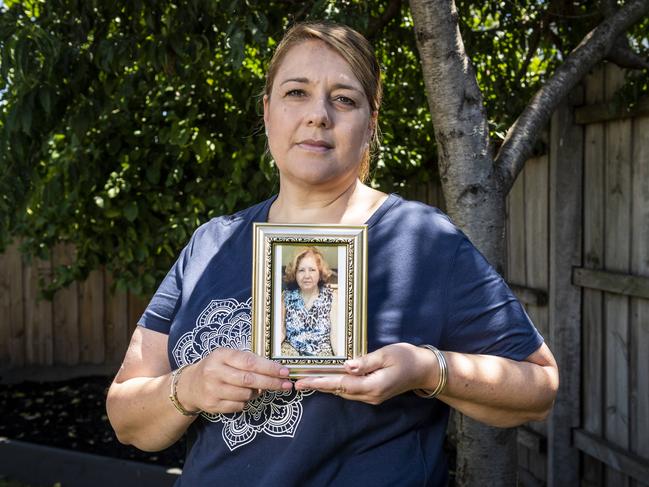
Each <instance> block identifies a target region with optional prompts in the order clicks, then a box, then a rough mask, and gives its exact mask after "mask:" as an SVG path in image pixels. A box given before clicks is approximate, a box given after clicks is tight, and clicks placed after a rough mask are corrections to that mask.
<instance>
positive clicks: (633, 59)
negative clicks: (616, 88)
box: [599, 0, 649, 69]
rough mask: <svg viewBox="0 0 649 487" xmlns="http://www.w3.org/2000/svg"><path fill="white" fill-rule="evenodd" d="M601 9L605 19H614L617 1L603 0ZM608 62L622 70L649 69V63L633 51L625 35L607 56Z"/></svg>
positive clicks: (617, 40) (618, 39) (619, 38)
mask: <svg viewBox="0 0 649 487" xmlns="http://www.w3.org/2000/svg"><path fill="white" fill-rule="evenodd" d="M599 9H600V11H601V12H602V15H603V16H604V18H608V17H612V16H613V15H615V12H617V10H618V5H617V0H601V2H600V7H599ZM606 60H607V61H611V62H612V63H615V64H617V65H618V66H619V67H621V68H627V69H643V68H649V62H648V61H647V60H646V59H644V58H643V57H642V56H640V55H638V54H637V53H635V52H634V51H633V49H631V46H630V45H629V39H627V37H626V35H624V34H622V35H621V36H619V37H618V38H617V39H616V40H615V44H613V47H612V48H611V52H609V53H608V56H606Z"/></svg>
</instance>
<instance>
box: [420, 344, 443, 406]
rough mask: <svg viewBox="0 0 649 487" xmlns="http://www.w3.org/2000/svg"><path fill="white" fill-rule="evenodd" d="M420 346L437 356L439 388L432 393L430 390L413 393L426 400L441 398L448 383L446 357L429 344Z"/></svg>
mask: <svg viewBox="0 0 649 487" xmlns="http://www.w3.org/2000/svg"><path fill="white" fill-rule="evenodd" d="M419 346H420V347H422V348H427V349H428V350H430V351H431V352H433V353H434V354H435V357H436V358H437V363H438V365H439V382H438V383H437V387H435V389H433V390H432V391H431V390H428V389H414V390H413V392H414V393H415V394H417V395H418V396H419V397H423V398H425V399H433V398H434V397H437V396H439V395H440V394H441V393H442V391H443V390H444V388H445V387H446V383H447V382H448V364H447V363H446V357H444V354H443V353H442V352H440V351H439V350H438V349H437V348H435V347H433V346H432V345H427V344H424V345H419Z"/></svg>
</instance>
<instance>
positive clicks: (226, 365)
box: [176, 348, 293, 414]
mask: <svg viewBox="0 0 649 487" xmlns="http://www.w3.org/2000/svg"><path fill="white" fill-rule="evenodd" d="M288 373H289V371H288V369H287V368H286V367H283V366H281V365H280V364H278V363H276V362H273V361H271V360H267V359H265V358H263V357H260V356H258V355H255V354H254V353H252V352H246V351H242V350H233V349H230V348H218V349H216V350H214V351H213V352H212V353H210V354H209V355H208V356H207V357H205V358H204V359H202V360H201V361H199V362H197V363H195V364H193V365H190V366H189V367H187V368H186V369H185V370H184V371H183V373H182V375H181V376H180V378H179V381H178V385H177V388H176V393H177V396H178V400H179V401H180V404H182V406H183V407H184V408H185V409H187V410H190V411H198V410H201V411H205V412H208V413H213V414H218V413H234V412H238V411H241V410H243V408H244V407H245V405H246V403H247V402H248V401H250V400H251V399H254V398H256V397H257V396H258V395H259V394H260V392H261V391H262V390H265V389H270V390H290V389H291V388H292V387H293V383H292V382H291V381H290V380H288V379H287V377H288Z"/></svg>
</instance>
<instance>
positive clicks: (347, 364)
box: [345, 360, 358, 372]
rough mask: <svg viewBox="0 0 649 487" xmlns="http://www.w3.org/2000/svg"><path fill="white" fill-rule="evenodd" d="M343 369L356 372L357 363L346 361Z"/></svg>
mask: <svg viewBox="0 0 649 487" xmlns="http://www.w3.org/2000/svg"><path fill="white" fill-rule="evenodd" d="M345 367H347V368H348V369H349V370H352V371H354V372H356V371H357V370H358V363H357V362H354V361H353V360H348V361H346V362H345Z"/></svg>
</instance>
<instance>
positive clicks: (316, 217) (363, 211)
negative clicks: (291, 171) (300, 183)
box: [268, 179, 386, 225]
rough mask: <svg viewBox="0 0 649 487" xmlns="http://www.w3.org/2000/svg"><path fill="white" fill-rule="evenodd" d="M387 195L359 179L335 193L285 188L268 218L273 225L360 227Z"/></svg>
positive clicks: (282, 187) (312, 189) (284, 186)
mask: <svg viewBox="0 0 649 487" xmlns="http://www.w3.org/2000/svg"><path fill="white" fill-rule="evenodd" d="M385 197H386V195H385V194H384V193H381V192H380V191H376V190H374V189H372V188H370V187H368V186H366V185H364V184H363V183H361V182H360V181H359V180H358V179H355V180H354V181H353V182H352V183H351V184H349V185H347V186H345V187H343V188H340V187H339V188H337V189H336V190H330V189H326V190H318V188H295V187H293V186H290V185H282V186H281V187H280V192H279V195H278V196H277V199H276V200H275V201H274V202H273V204H272V206H271V208H270V212H269V214H268V221H269V222H270V223H344V224H348V225H360V224H363V223H365V221H366V220H367V219H368V218H369V216H371V214H372V213H374V211H375V210H376V209H377V208H378V206H380V204H381V203H382V202H383V200H384V199H385Z"/></svg>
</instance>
